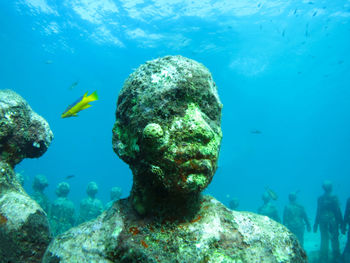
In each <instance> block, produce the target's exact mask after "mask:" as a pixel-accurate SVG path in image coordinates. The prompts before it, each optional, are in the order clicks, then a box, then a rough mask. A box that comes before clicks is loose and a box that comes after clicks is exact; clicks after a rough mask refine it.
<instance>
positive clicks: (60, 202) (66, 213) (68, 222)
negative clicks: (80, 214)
mask: <svg viewBox="0 0 350 263" xmlns="http://www.w3.org/2000/svg"><path fill="white" fill-rule="evenodd" d="M69 191H70V186H69V184H68V183H66V182H62V183H59V184H58V185H57V187H56V195H57V199H56V200H55V201H54V202H53V204H52V206H51V214H50V226H51V232H52V234H53V235H54V236H57V235H59V234H61V233H63V232H65V231H67V230H68V229H70V228H71V227H73V225H74V222H75V208H74V204H73V202H72V201H71V200H69V199H68V194H69Z"/></svg>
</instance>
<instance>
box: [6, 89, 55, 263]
mask: <svg viewBox="0 0 350 263" xmlns="http://www.w3.org/2000/svg"><path fill="white" fill-rule="evenodd" d="M52 138H53V134H52V131H51V130H50V127H49V125H48V123H47V122H46V121H45V120H44V119H43V118H42V117H41V116H39V115H38V114H36V113H35V112H34V111H33V110H32V109H31V107H30V106H29V105H28V103H27V102H26V101H25V100H24V99H23V98H22V97H21V96H19V95H18V94H17V93H15V92H13V91H11V90H0V262H12V263H23V262H26V263H34V262H41V259H42V256H43V254H44V252H45V250H46V247H47V246H48V244H49V242H50V239H51V236H50V231H49V224H48V221H47V218H46V213H45V212H44V210H43V209H42V208H41V207H40V206H39V205H38V204H37V203H36V202H35V201H34V200H32V199H31V198H30V197H29V196H28V195H27V194H26V193H25V191H24V190H23V188H22V186H21V183H20V182H19V180H18V179H17V177H16V174H15V172H14V170H13V169H14V167H15V165H16V164H18V163H19V162H21V161H22V160H23V159H24V158H38V157H40V156H41V155H42V154H43V153H45V151H46V150H47V148H48V147H49V145H50V143H51V140H52Z"/></svg>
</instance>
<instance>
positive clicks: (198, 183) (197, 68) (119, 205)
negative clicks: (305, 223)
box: [43, 56, 307, 263]
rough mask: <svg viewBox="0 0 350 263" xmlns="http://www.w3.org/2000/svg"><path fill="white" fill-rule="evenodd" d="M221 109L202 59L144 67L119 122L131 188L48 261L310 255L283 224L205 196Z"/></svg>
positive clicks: (59, 242)
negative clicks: (128, 195)
mask: <svg viewBox="0 0 350 263" xmlns="http://www.w3.org/2000/svg"><path fill="white" fill-rule="evenodd" d="M221 108H222V104H221V102H220V100H219V97H218V93H217V87H216V85H215V83H214V81H213V79H212V76H211V74H210V72H209V71H208V69H206V68H205V67H204V66H203V65H202V64H200V63H198V62H196V61H193V60H191V59H187V58H184V57H181V56H167V57H163V58H160V59H155V60H152V61H149V62H147V63H145V64H144V65H141V66H140V67H139V68H138V69H137V70H136V71H135V72H134V73H132V74H131V75H130V76H129V78H128V79H127V80H126V82H125V84H124V87H123V89H122V91H121V92H120V94H119V98H118V107H117V112H116V123H115V125H114V128H113V149H114V150H115V152H116V153H117V154H118V156H119V157H120V158H121V159H123V160H124V161H125V162H126V163H127V164H129V166H130V168H131V170H132V172H133V176H134V177H133V179H134V180H133V187H132V190H131V195H130V197H129V198H127V199H121V200H118V201H116V202H115V203H114V204H113V206H112V207H111V208H110V209H108V210H106V211H105V212H103V213H102V215H100V216H99V217H98V218H97V219H95V220H93V221H89V222H86V223H84V224H82V225H80V226H78V227H75V228H72V229H71V230H69V231H68V232H66V233H64V234H62V235H60V236H58V237H56V239H55V240H54V241H53V242H52V243H51V244H50V246H49V248H48V250H47V251H46V253H45V257H44V259H43V262H141V263H143V262H183V263H186V262H191V263H194V262H232V263H233V262H290V263H294V262H295V263H296V262H298V263H300V262H307V260H306V255H305V252H304V251H303V249H302V248H301V247H300V245H299V243H298V242H297V240H296V238H295V236H294V235H292V234H291V233H290V232H289V231H287V229H286V228H285V227H284V226H282V225H280V224H278V223H276V222H274V221H273V220H270V219H269V218H267V217H265V216H260V215H256V214H253V213H248V212H236V211H231V210H230V209H228V208H226V207H225V206H224V205H223V204H221V203H220V202H219V201H217V200H216V199H215V198H213V197H210V196H202V195H201V191H202V190H204V189H205V188H206V187H207V186H208V185H209V183H210V182H211V180H212V178H213V175H214V173H215V171H216V168H217V161H218V157H219V149H220V143H221V138H222V133H221V127H220V125H221Z"/></svg>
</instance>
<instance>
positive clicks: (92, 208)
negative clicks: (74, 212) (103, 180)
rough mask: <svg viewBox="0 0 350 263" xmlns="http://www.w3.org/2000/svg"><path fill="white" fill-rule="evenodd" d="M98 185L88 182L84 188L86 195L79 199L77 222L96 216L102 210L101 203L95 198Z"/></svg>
mask: <svg viewBox="0 0 350 263" xmlns="http://www.w3.org/2000/svg"><path fill="white" fill-rule="evenodd" d="M97 192H98V185H97V184H96V183H95V182H90V183H89V184H88V186H87V188H86V193H87V197H86V198H84V199H83V200H81V202H80V210H79V219H78V224H80V223H83V222H85V221H89V220H91V219H94V218H96V217H98V216H99V215H100V214H101V213H102V211H103V204H102V202H101V200H100V199H97V198H96V194H97Z"/></svg>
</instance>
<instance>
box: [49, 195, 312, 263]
mask: <svg viewBox="0 0 350 263" xmlns="http://www.w3.org/2000/svg"><path fill="white" fill-rule="evenodd" d="M43 262H47V263H48V262H50V263H53V262H62V263H65V262H101V263H102V262H135V263H136V262H140V263H142V262H174V263H175V262H183V263H186V262H215V263H216V262H222V263H223V262H225V263H230V262H232V263H233V262H236V263H237V262H242V263H243V262H276V263H282V262H285V263H287V262H288V263H293V262H295V263H297V262H298V263H299V262H306V255H305V253H304V251H303V250H302V249H301V248H300V246H299V244H298V242H297V240H296V238H295V237H294V236H293V235H291V234H290V232H289V231H288V230H287V229H286V228H285V227H284V226H282V225H280V224H279V223H276V222H275V221H273V220H271V219H269V218H268V217H266V216H260V215H256V214H254V213H248V212H235V211H231V210H229V209H227V208H226V207H225V206H224V205H222V204H221V203H220V202H218V201H217V200H215V199H214V198H212V197H210V196H204V197H202V198H201V208H200V210H199V211H198V213H197V214H196V215H195V216H194V217H193V218H192V219H189V220H186V221H179V220H177V219H174V218H154V217H144V218H140V217H139V215H138V214H137V213H135V210H134V209H132V207H131V206H130V203H129V201H128V199H123V200H119V201H117V202H116V203H115V204H114V206H113V207H112V208H111V209H109V210H107V211H105V212H104V213H103V214H102V215H101V216H100V217H98V218H97V219H96V220H94V221H90V222H87V223H85V224H82V225H80V226H78V227H75V228H73V229H71V230H70V231H68V232H66V233H64V234H63V235H61V236H59V237H58V238H56V240H54V242H53V243H52V244H51V245H50V247H49V249H48V250H47V252H46V255H45V257H44V260H43Z"/></svg>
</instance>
